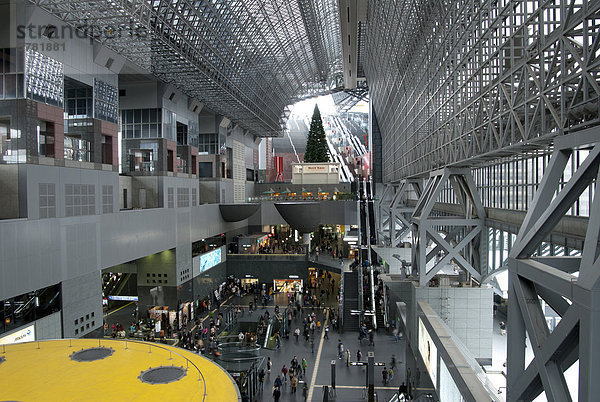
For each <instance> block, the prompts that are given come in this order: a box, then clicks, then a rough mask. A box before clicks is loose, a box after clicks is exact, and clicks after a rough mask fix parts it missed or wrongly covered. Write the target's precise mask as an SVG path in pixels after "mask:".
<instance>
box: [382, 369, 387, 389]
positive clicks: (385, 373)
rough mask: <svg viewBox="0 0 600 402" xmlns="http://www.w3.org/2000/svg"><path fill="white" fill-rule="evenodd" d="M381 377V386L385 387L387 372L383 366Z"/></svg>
mask: <svg viewBox="0 0 600 402" xmlns="http://www.w3.org/2000/svg"><path fill="white" fill-rule="evenodd" d="M381 377H383V385H387V380H388V370H387V368H386V367H385V366H383V370H382V371H381Z"/></svg>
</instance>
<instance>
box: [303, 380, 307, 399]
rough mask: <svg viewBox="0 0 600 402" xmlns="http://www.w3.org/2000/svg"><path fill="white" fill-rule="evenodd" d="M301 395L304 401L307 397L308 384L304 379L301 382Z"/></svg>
mask: <svg viewBox="0 0 600 402" xmlns="http://www.w3.org/2000/svg"><path fill="white" fill-rule="evenodd" d="M302 396H303V397H304V400H305V401H306V398H307V397H308V384H306V381H304V384H302Z"/></svg>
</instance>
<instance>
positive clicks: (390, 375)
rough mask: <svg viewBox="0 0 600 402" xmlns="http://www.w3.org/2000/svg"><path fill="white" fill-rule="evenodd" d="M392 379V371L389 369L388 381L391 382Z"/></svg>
mask: <svg viewBox="0 0 600 402" xmlns="http://www.w3.org/2000/svg"><path fill="white" fill-rule="evenodd" d="M393 378H394V369H393V368H391V367H390V369H389V370H388V380H389V381H390V382H391V381H392V379H393Z"/></svg>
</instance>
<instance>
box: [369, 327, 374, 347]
mask: <svg viewBox="0 0 600 402" xmlns="http://www.w3.org/2000/svg"><path fill="white" fill-rule="evenodd" d="M369 346H375V341H374V340H373V330H372V329H370V330H369Z"/></svg>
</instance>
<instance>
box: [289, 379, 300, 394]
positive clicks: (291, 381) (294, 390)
mask: <svg viewBox="0 0 600 402" xmlns="http://www.w3.org/2000/svg"><path fill="white" fill-rule="evenodd" d="M290 386H291V387H292V394H295V393H296V387H297V386H298V378H297V377H296V376H292V378H291V379H290Z"/></svg>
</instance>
